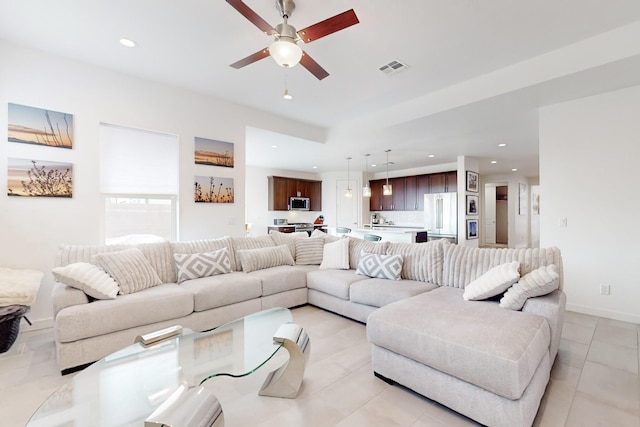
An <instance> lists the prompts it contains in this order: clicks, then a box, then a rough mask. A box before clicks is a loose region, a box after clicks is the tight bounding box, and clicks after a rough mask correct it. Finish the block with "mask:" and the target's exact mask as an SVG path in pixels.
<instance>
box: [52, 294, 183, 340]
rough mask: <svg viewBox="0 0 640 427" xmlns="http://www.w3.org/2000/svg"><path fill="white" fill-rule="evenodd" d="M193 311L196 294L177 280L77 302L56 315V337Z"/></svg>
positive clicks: (87, 333)
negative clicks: (100, 298) (99, 298)
mask: <svg viewBox="0 0 640 427" xmlns="http://www.w3.org/2000/svg"><path fill="white" fill-rule="evenodd" d="M192 312H193V294H192V293H191V292H189V291H188V290H185V289H183V288H182V287H181V286H180V285H177V284H175V283H165V284H162V285H158V286H154V287H152V288H148V289H145V290H143V291H140V292H136V293H132V294H128V295H120V296H118V298H116V299H115V300H99V301H93V302H91V303H89V304H81V305H74V306H72V307H67V308H65V309H64V310H61V311H60V312H59V313H58V315H57V316H56V328H55V331H56V338H57V340H58V341H60V342H71V341H76V340H80V339H83V338H89V337H95V336H98V335H104V334H109V333H111V332H117V331H122V330H125V329H129V328H134V327H136V326H143V325H150V324H154V323H158V322H162V321H165V320H171V319H177V318H180V317H183V316H187V315H189V314H190V313H192Z"/></svg>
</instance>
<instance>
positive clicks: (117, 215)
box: [100, 124, 178, 244]
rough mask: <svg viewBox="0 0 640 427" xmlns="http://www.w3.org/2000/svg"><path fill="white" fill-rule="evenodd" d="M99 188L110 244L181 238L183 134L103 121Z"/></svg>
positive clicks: (101, 127) (107, 241)
mask: <svg viewBox="0 0 640 427" xmlns="http://www.w3.org/2000/svg"><path fill="white" fill-rule="evenodd" d="M100 191H101V193H102V194H103V197H104V201H105V204H104V209H105V210H104V240H105V243H107V244H112V243H141V242H152V241H159V240H176V239H177V234H178V233H177V200H178V197H177V193H178V138H177V137H176V136H175V135H167V134H162V133H157V132H149V131H142V130H138V129H131V128H124V127H120V126H113V125H107V124H101V125H100Z"/></svg>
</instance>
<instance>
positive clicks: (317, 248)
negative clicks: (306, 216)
mask: <svg viewBox="0 0 640 427" xmlns="http://www.w3.org/2000/svg"><path fill="white" fill-rule="evenodd" d="M295 243H296V264H298V265H319V264H322V253H323V250H324V240H323V239H296V241H295Z"/></svg>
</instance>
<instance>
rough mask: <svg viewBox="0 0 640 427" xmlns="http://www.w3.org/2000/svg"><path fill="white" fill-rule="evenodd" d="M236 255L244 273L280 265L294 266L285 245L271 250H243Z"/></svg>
mask: <svg viewBox="0 0 640 427" xmlns="http://www.w3.org/2000/svg"><path fill="white" fill-rule="evenodd" d="M236 254H237V256H238V259H239V260H240V265H241V266H242V271H244V272H245V273H251V272H252V271H256V270H263V269H265V268H271V267H277V266H280V265H294V264H295V262H294V261H293V257H292V256H291V252H289V248H288V247H287V246H286V245H281V246H273V247H271V248H258V249H243V250H240V251H238V252H237V253H236Z"/></svg>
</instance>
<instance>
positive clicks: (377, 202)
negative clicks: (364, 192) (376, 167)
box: [369, 179, 383, 212]
mask: <svg viewBox="0 0 640 427" xmlns="http://www.w3.org/2000/svg"><path fill="white" fill-rule="evenodd" d="M382 183H383V182H382V180H380V179H375V180H372V181H369V186H370V187H371V198H370V199H369V210H370V211H371V212H375V211H381V210H382Z"/></svg>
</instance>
